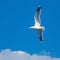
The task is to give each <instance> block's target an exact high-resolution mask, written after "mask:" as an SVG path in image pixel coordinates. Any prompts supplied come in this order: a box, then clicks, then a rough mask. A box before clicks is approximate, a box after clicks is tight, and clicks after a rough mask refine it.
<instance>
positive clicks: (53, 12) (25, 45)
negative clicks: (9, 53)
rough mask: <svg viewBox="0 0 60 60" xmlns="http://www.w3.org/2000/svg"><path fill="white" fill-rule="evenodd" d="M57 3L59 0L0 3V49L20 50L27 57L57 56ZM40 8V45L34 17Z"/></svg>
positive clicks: (59, 36)
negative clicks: (41, 28) (41, 30)
mask: <svg viewBox="0 0 60 60" xmlns="http://www.w3.org/2000/svg"><path fill="white" fill-rule="evenodd" d="M59 2H60V1H59V0H37V1H36V0H33V1H32V0H29V1H28V0H0V50H3V49H9V48H10V49H11V50H22V51H26V52H28V53H30V54H34V53H37V54H39V52H41V51H46V52H50V54H51V56H55V57H60V3H59ZM38 5H41V6H42V12H41V21H42V25H43V26H45V29H46V30H45V31H44V43H43V44H42V43H41V42H40V41H39V39H38V36H37V33H36V32H37V31H36V30H31V29H28V28H29V27H30V26H32V25H33V24H34V14H35V12H36V9H37V7H38Z"/></svg>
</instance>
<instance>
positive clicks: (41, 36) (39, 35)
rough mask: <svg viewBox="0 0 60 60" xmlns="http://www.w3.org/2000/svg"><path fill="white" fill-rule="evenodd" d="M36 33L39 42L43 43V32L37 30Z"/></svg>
mask: <svg viewBox="0 0 60 60" xmlns="http://www.w3.org/2000/svg"><path fill="white" fill-rule="evenodd" d="M37 31H38V37H39V39H40V41H43V40H44V38H43V31H42V30H40V29H39V30H37Z"/></svg>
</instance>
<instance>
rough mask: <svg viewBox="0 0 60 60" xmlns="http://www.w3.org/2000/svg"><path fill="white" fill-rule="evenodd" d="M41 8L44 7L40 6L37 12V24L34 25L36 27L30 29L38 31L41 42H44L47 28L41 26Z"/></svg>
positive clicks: (35, 16)
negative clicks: (44, 31)
mask: <svg viewBox="0 0 60 60" xmlns="http://www.w3.org/2000/svg"><path fill="white" fill-rule="evenodd" d="M41 8H42V7H41V6H40V5H39V6H38V8H37V10H36V13H35V15H34V21H35V24H34V26H31V27H30V28H31V29H36V30H37V33H38V37H39V39H40V41H43V40H44V38H43V30H45V27H44V26H41V19H40V15H41Z"/></svg>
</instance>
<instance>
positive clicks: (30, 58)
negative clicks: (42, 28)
mask: <svg viewBox="0 0 60 60" xmlns="http://www.w3.org/2000/svg"><path fill="white" fill-rule="evenodd" d="M44 53H46V52H44ZM0 60H60V58H55V57H51V56H48V55H45V54H44V55H38V54H33V55H30V54H29V53H27V52H23V51H11V50H10V49H5V50H1V51H0Z"/></svg>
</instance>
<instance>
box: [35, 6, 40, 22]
mask: <svg viewBox="0 0 60 60" xmlns="http://www.w3.org/2000/svg"><path fill="white" fill-rule="evenodd" d="M40 14H41V6H40V5H39V6H38V8H37V11H36V13H35V16H34V19H35V22H38V23H40Z"/></svg>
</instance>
